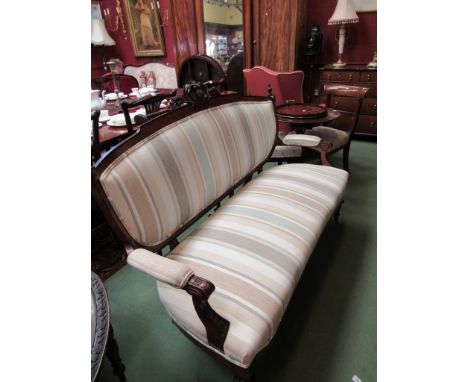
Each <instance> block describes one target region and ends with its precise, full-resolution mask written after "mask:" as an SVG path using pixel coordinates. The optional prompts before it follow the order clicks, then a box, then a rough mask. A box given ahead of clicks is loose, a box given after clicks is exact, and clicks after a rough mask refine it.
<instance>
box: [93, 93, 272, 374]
mask: <svg viewBox="0 0 468 382" xmlns="http://www.w3.org/2000/svg"><path fill="white" fill-rule="evenodd" d="M196 85H197V86H200V84H196ZM189 86H193V85H189ZM197 86H195V88H196V87H197ZM202 86H204V85H202ZM239 101H257V102H261V101H271V102H272V100H271V98H269V97H246V96H241V95H238V94H229V95H224V96H219V97H216V98H210V99H209V100H208V102H207V103H205V104H204V103H200V104H193V105H191V104H188V105H186V106H183V107H181V108H179V109H176V110H174V111H172V112H169V113H165V114H162V115H161V116H159V117H156V118H154V119H151V120H149V121H148V122H146V123H144V124H143V125H141V126H140V128H138V129H137V130H136V132H135V133H134V134H133V135H132V136H130V137H128V138H127V139H125V140H124V141H122V142H121V143H119V144H118V145H117V146H115V147H114V148H113V149H112V150H111V151H109V152H108V153H107V154H106V155H105V156H103V157H102V158H101V159H100V160H99V161H97V162H96V163H95V164H94V165H93V166H92V169H91V185H92V187H91V191H92V195H93V197H94V198H95V201H96V203H97V204H98V206H99V207H100V209H101V211H102V213H103V215H104V217H105V218H106V220H107V222H108V223H109V225H110V227H111V228H112V230H113V231H114V233H115V234H116V236H117V237H118V239H119V240H121V241H122V243H123V244H124V246H125V248H126V250H127V253H129V252H130V251H131V250H133V249H136V248H145V249H148V250H150V251H153V252H156V253H158V254H160V251H161V250H162V248H164V247H165V246H166V245H169V246H170V247H171V249H172V248H173V246H174V245H176V244H177V243H178V241H177V236H179V235H180V234H181V233H182V232H184V231H185V230H186V229H188V228H189V227H190V226H191V225H192V224H193V223H194V222H195V221H197V220H198V219H199V218H200V217H202V216H203V215H205V214H206V213H207V212H208V211H209V210H211V209H212V208H213V207H216V206H218V205H219V203H220V202H221V200H223V199H224V198H225V197H227V196H232V195H233V194H234V190H235V189H236V188H237V187H239V186H240V185H242V184H243V183H245V182H247V181H249V180H250V179H251V178H252V176H253V174H254V173H255V172H261V170H262V168H263V165H264V164H265V163H266V162H267V161H268V160H269V158H270V156H271V155H272V153H273V150H274V147H275V144H273V145H272V148H271V150H270V152H269V154H268V156H267V157H266V158H265V160H264V161H262V162H261V163H260V164H259V165H258V166H256V167H255V168H254V169H252V170H251V171H249V172H248V173H247V174H246V175H245V176H244V177H243V178H242V179H241V180H239V181H238V182H237V183H235V184H234V185H232V186H231V187H229V188H228V189H227V190H226V191H225V192H224V193H223V194H222V195H220V196H219V197H218V198H216V199H215V200H214V201H213V202H211V203H210V204H208V205H207V206H206V207H205V208H204V209H203V210H202V211H200V212H199V213H198V214H197V215H195V216H194V217H193V218H191V219H190V220H189V221H187V222H186V223H185V224H184V225H182V227H180V228H179V229H177V230H176V231H175V232H174V233H173V234H172V235H171V236H169V237H168V238H167V239H166V240H164V241H162V242H161V243H160V244H158V245H155V246H145V245H142V244H140V243H138V242H136V241H135V240H134V239H133V238H132V237H131V235H130V234H129V232H128V231H127V230H126V229H125V227H124V226H123V224H122V223H121V222H120V219H119V218H118V217H117V215H116V213H115V212H114V210H113V208H112V206H111V205H110V203H109V201H108V199H107V197H106V195H105V192H104V189H103V188H102V185H101V184H100V182H99V178H100V176H101V174H102V173H103V172H104V171H105V170H106V169H107V167H108V166H109V165H111V164H112V162H113V161H114V160H115V159H116V158H118V157H119V156H120V155H122V154H123V153H125V152H126V151H127V150H129V149H130V148H131V147H133V146H134V145H136V144H137V143H138V142H140V141H142V140H143V139H145V138H147V137H149V136H151V135H153V134H155V133H158V132H159V131H162V130H164V128H165V127H166V126H168V125H170V124H172V123H174V122H176V121H178V120H181V119H183V118H186V117H188V116H190V115H193V114H196V113H198V112H200V111H202V110H206V109H209V108H212V107H216V106H220V105H225V104H229V103H232V102H239ZM272 103H273V102H272ZM273 107H274V105H273ZM275 120H276V131H275V136H277V135H278V121H277V117H276V113H275ZM183 289H184V290H185V291H186V292H187V293H189V294H190V295H191V296H192V300H193V304H194V307H195V311H196V312H197V315H198V316H199V318H200V320H201V321H202V323H203V325H204V326H205V328H206V332H207V339H208V343H209V345H211V346H212V347H214V348H216V349H218V350H219V351H221V352H222V351H223V347H224V341H225V339H226V336H227V333H228V331H229V325H230V323H229V321H227V320H226V319H224V318H223V317H221V316H220V315H219V314H217V313H216V312H215V311H214V310H213V309H212V307H211V306H210V305H209V303H208V298H209V296H210V295H211V293H213V291H214V290H215V286H214V285H213V284H212V283H211V282H210V281H208V280H205V279H203V278H201V277H198V276H196V275H194V276H192V277H191V278H190V279H189V281H188V282H187V284H186V285H185V286H184V288H183ZM176 326H177V327H178V328H179V329H180V330H181V331H182V332H183V333H184V334H185V335H186V336H187V337H188V338H190V339H191V340H192V341H193V342H194V343H195V344H197V345H198V346H200V347H201V348H202V349H203V350H205V351H207V352H209V353H210V354H211V355H212V356H214V357H215V358H216V359H218V360H220V361H222V362H223V363H224V364H225V365H227V366H229V367H230V368H231V369H232V370H233V371H234V373H235V374H236V376H239V377H241V378H242V379H243V380H249V379H250V377H251V375H252V372H251V369H250V368H249V369H245V368H242V367H239V366H237V365H235V364H232V363H230V362H229V361H227V360H226V359H224V358H223V357H222V356H220V355H219V354H218V353H216V352H215V351H213V350H212V349H210V348H208V347H206V346H205V345H203V344H202V343H200V342H198V341H195V340H194V339H193V338H191V336H190V335H189V334H188V333H186V332H185V330H183V329H182V328H180V326H178V325H177V324H176Z"/></svg>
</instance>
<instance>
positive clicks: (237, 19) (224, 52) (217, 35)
mask: <svg viewBox="0 0 468 382" xmlns="http://www.w3.org/2000/svg"><path fill="white" fill-rule="evenodd" d="M203 23H204V26H205V28H204V29H205V52H206V54H207V55H208V56H210V57H213V58H214V59H215V60H216V61H218V62H219V64H220V65H221V67H222V68H223V69H225V70H226V68H227V66H228V64H229V61H230V60H231V59H232V57H233V56H235V55H236V54H237V53H240V52H243V51H244V31H243V25H242V0H203Z"/></svg>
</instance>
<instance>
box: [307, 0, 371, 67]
mask: <svg viewBox="0 0 468 382" xmlns="http://www.w3.org/2000/svg"><path fill="white" fill-rule="evenodd" d="M336 3H337V0H309V11H308V12H309V14H308V25H309V30H310V28H311V27H312V25H313V24H318V25H319V26H320V29H321V30H322V33H323V45H322V55H321V57H320V59H319V61H320V63H321V64H329V63H332V62H335V61H337V59H338V42H337V41H336V40H335V33H336V30H337V28H338V26H336V25H328V19H329V18H330V17H331V15H332V14H333V11H334V10H335V7H336ZM358 16H359V23H356V24H350V25H348V27H349V29H348V31H349V32H350V36H349V40H347V41H346V44H345V47H344V52H343V61H344V62H346V63H348V64H367V63H369V62H370V61H372V57H373V56H374V51H377V12H373V13H358Z"/></svg>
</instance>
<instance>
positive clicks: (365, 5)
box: [353, 0, 377, 12]
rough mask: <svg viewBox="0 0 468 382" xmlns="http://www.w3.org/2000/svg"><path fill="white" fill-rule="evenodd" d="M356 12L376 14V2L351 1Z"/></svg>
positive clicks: (375, 0) (371, 0) (369, 0)
mask: <svg viewBox="0 0 468 382" xmlns="http://www.w3.org/2000/svg"><path fill="white" fill-rule="evenodd" d="M353 2H354V8H355V9H356V12H377V0H353Z"/></svg>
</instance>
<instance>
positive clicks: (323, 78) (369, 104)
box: [320, 65, 377, 137]
mask: <svg viewBox="0 0 468 382" xmlns="http://www.w3.org/2000/svg"><path fill="white" fill-rule="evenodd" d="M325 84H346V85H357V86H365V87H368V88H369V91H368V92H367V94H366V98H365V99H364V101H363V102H362V106H361V112H360V113H359V117H358V124H357V127H356V131H355V134H356V135H361V136H371V137H377V69H369V68H368V67H367V66H365V65H346V66H345V67H344V68H343V69H335V68H333V67H332V66H331V65H327V66H324V67H323V68H321V69H320V92H321V94H322V92H323V85H325ZM323 100H324V97H321V101H323ZM330 105H331V107H334V108H337V109H339V110H345V111H350V112H353V111H354V109H353V107H354V106H353V104H352V103H349V102H348V103H346V101H345V100H342V99H340V97H334V98H332V99H331V104H330ZM340 122H341V125H343V127H346V121H345V120H343V121H340ZM338 125H340V124H338ZM337 127H339V126H337Z"/></svg>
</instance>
